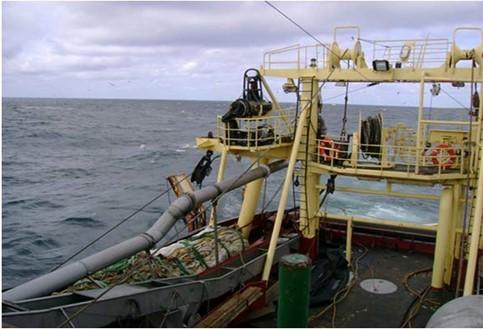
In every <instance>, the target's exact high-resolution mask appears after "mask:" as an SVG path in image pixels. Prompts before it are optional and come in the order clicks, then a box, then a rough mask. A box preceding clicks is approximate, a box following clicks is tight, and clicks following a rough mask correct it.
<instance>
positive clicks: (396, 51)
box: [263, 38, 451, 70]
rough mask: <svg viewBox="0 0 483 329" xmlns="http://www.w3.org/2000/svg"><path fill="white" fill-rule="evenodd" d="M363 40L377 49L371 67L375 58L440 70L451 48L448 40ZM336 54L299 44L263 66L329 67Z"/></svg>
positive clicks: (272, 55) (275, 53) (323, 47)
mask: <svg viewBox="0 0 483 329" xmlns="http://www.w3.org/2000/svg"><path fill="white" fill-rule="evenodd" d="M360 40H361V41H368V42H369V43H371V44H372V46H373V47H372V53H369V54H368V55H367V56H366V62H367V63H368V65H369V67H370V66H371V64H370V63H372V60H375V59H379V60H382V59H385V60H387V61H388V62H389V63H390V64H391V65H392V66H393V67H395V65H396V63H400V64H398V65H401V68H422V67H439V66H442V65H443V64H444V63H445V61H446V60H447V56H448V53H449V51H450V49H451V42H450V41H449V40H448V39H429V38H428V39H407V40H365V39H360ZM332 51H333V50H332V49H331V45H330V44H316V45H308V46H300V45H298V44H296V45H292V46H288V47H284V48H280V49H274V50H270V51H268V52H266V53H265V54H264V56H263V67H264V68H265V69H268V70H270V69H306V68H310V67H318V68H326V66H327V56H328V54H329V53H331V52H332ZM336 56H337V55H336ZM339 56H340V54H339ZM371 56H372V57H371Z"/></svg>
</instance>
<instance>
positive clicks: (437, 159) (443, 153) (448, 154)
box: [431, 144, 456, 169]
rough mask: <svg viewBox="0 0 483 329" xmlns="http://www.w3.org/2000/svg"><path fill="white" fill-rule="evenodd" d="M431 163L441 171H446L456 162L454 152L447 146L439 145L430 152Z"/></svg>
mask: <svg viewBox="0 0 483 329" xmlns="http://www.w3.org/2000/svg"><path fill="white" fill-rule="evenodd" d="M431 161H432V162H433V164H435V165H437V166H441V168H443V169H448V168H449V167H451V166H452V165H453V164H454V163H455V161H456V151H455V150H454V148H452V147H450V146H449V145H448V144H439V145H437V146H436V147H435V148H434V149H433V150H432V151H431Z"/></svg>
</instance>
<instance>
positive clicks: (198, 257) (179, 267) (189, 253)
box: [63, 227, 248, 292]
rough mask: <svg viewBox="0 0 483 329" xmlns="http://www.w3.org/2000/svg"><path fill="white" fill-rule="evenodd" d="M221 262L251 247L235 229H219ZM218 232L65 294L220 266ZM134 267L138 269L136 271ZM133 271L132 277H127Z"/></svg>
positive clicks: (119, 267)
mask: <svg viewBox="0 0 483 329" xmlns="http://www.w3.org/2000/svg"><path fill="white" fill-rule="evenodd" d="M217 235H218V258H219V262H222V261H224V260H226V259H227V258H229V257H231V256H234V255H237V254H239V253H241V252H242V251H243V250H244V249H245V247H246V246H247V245H248V241H247V240H246V239H245V238H243V236H242V235H241V233H240V231H238V230H237V229H235V228H228V227H218V230H217ZM215 248H216V245H215V238H214V230H213V229H212V228H206V229H204V230H203V231H201V232H199V233H198V234H196V235H193V236H191V237H189V238H187V239H183V240H179V241H177V242H175V243H173V244H171V245H168V246H166V247H163V248H161V249H159V250H158V251H156V252H154V253H153V254H152V256H151V257H150V256H149V255H148V253H147V252H145V251H141V252H139V253H137V254H136V255H134V256H132V257H130V258H127V259H123V260H120V261H118V262H116V263H114V264H113V265H111V266H109V267H106V268H104V269H102V270H100V271H97V272H96V273H94V274H92V275H90V276H89V277H87V278H84V279H81V280H79V281H77V282H75V283H74V284H73V285H72V286H70V287H68V288H67V289H66V290H64V291H63V292H69V291H74V290H76V291H78V290H86V289H95V288H105V287H108V286H110V285H112V284H116V283H121V282H122V283H136V282H141V281H146V280H151V279H159V278H169V277H178V276H183V275H194V274H198V273H201V272H203V271H204V270H206V269H208V268H210V267H213V266H215V265H216V256H215ZM133 268H135V269H136V270H134V271H133ZM131 271H133V273H132V275H130V276H129V278H127V279H126V276H127V275H129V273H131Z"/></svg>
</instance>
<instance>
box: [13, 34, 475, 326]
mask: <svg viewBox="0 0 483 329" xmlns="http://www.w3.org/2000/svg"><path fill="white" fill-rule="evenodd" d="M347 31H352V32H353V35H354V36H355V37H354V40H353V45H352V46H351V47H349V48H342V47H341V46H339V44H340V42H339V39H338V35H340V33H342V32H347ZM462 32H465V33H466V32H472V33H474V34H475V35H477V36H478V37H477V45H476V46H475V47H473V48H471V49H461V48H460V47H458V44H457V43H456V37H457V36H458V35H459V34H460V33H462ZM364 40H365V39H363V38H362V37H361V35H360V31H359V28H358V27H354V26H348V27H347V26H346V27H338V28H336V29H334V33H333V40H332V42H331V43H328V44H323V43H321V42H318V43H317V44H315V45H312V46H299V45H295V46H290V47H286V48H281V49H276V50H272V51H269V52H267V53H265V54H264V60H263V65H262V66H261V67H260V68H259V69H249V70H247V71H246V72H245V74H244V77H243V90H242V96H241V97H240V98H239V99H237V100H235V101H234V102H233V103H232V104H231V105H230V108H229V109H228V111H227V113H226V114H225V115H223V116H219V117H218V118H217V120H216V130H215V133H214V134H213V133H210V134H208V135H207V136H203V137H199V138H197V146H198V148H200V149H202V150H206V151H209V152H210V153H207V155H206V158H205V159H206V161H205V162H206V163H208V164H209V163H210V156H211V154H213V153H219V154H220V165H219V170H218V173H217V184H215V185H213V186H207V187H205V188H203V189H201V190H199V191H196V192H190V193H187V194H184V195H182V194H181V193H180V195H182V196H181V197H180V198H179V199H177V200H176V201H175V202H174V203H173V204H172V206H171V207H170V208H169V209H168V211H166V213H165V214H163V216H161V218H160V219H159V220H158V221H157V222H156V223H155V225H153V227H152V228H150V229H149V230H148V231H146V232H144V233H142V234H140V235H139V236H137V237H135V238H133V239H130V240H127V241H125V242H123V243H120V244H118V245H116V246H114V247H111V248H109V249H107V250H105V251H101V252H99V253H97V254H95V255H93V256H90V257H87V258H85V259H82V260H80V261H77V262H74V263H71V264H69V265H67V266H64V267H61V268H60V269H58V270H55V271H53V272H51V273H48V274H46V275H44V276H42V277H40V278H37V279H35V280H33V281H30V282H27V283H26V284H24V285H21V286H19V287H15V288H13V289H11V290H9V291H7V292H4V296H3V302H4V303H3V307H4V313H3V320H4V321H5V322H6V323H9V324H12V325H16V326H29V325H32V323H35V326H52V325H59V324H60V325H62V326H69V325H70V326H106V325H112V324H113V323H116V321H117V322H121V321H127V319H128V320H132V319H140V318H142V319H143V321H147V322H142V323H143V324H145V325H146V323H150V324H153V323H155V324H156V325H161V326H163V325H164V326H169V325H171V326H181V325H189V326H194V325H198V326H225V325H230V324H233V323H240V321H241V320H242V319H241V317H243V316H245V315H247V312H250V311H251V310H254V309H260V308H263V307H264V306H266V304H267V303H268V300H270V298H272V299H273V296H274V291H275V290H276V284H274V282H275V281H276V274H274V271H276V266H275V265H276V264H277V262H278V261H279V259H280V257H281V256H282V255H284V254H288V253H290V252H292V251H293V250H295V249H296V250H298V252H300V253H302V254H306V255H308V256H310V257H311V258H312V260H313V261H316V260H317V259H318V258H319V257H320V255H321V250H320V248H319V247H320V243H321V241H324V239H326V240H334V241H339V243H342V245H343V246H344V250H345V258H346V260H347V263H348V264H349V265H350V266H351V265H352V266H353V267H352V269H354V265H355V267H357V264H354V262H355V263H357V260H355V257H354V254H355V252H354V246H355V245H356V244H357V245H359V244H364V243H366V244H371V245H372V246H376V245H377V246H385V247H387V246H388V244H389V245H390V244H392V245H391V246H392V247H396V249H401V250H411V251H425V252H429V253H432V254H433V255H434V256H433V261H432V266H431V273H432V274H431V287H432V288H433V289H442V288H447V287H451V289H453V290H455V291H456V294H457V295H458V294H461V293H463V294H464V295H471V294H475V293H479V292H480V286H479V281H478V280H475V278H478V275H477V273H476V269H477V267H479V266H483V264H479V258H478V257H479V253H480V250H481V249H482V247H483V240H482V230H481V220H482V210H483V175H482V174H481V172H482V171H483V161H482V160H481V153H482V152H483V149H482V147H483V131H482V130H483V125H482V121H483V102H482V100H481V94H482V90H481V87H482V83H483V70H482V64H483V63H482V61H483V59H482V53H483V31H482V29H480V28H458V29H456V30H455V31H454V33H453V36H452V39H451V40H447V39H430V38H425V39H410V40H370V44H371V46H372V55H371V56H369V55H366V53H365V51H364V47H363V46H362V43H363V41H364ZM366 41H367V40H366ZM268 77H276V78H284V79H286V82H285V83H284V84H283V87H282V88H283V89H284V91H285V92H287V93H293V94H294V95H295V97H296V107H295V109H290V110H286V109H283V108H282V106H281V105H280V103H279V102H278V101H277V99H276V97H275V93H274V92H273V91H272V88H271V86H270V85H269V83H268V82H267V79H266V78H268ZM332 83H336V84H339V85H342V86H344V87H346V92H348V84H355V83H363V84H365V85H369V86H375V85H382V84H385V83H405V84H406V83H413V84H417V85H418V86H419V96H418V100H419V106H418V112H417V116H416V117H415V118H414V122H416V125H415V127H409V126H407V125H405V124H402V123H397V122H395V123H392V122H391V123H389V122H387V120H385V118H384V114H383V113H382V114H377V115H373V116H370V117H367V118H364V117H363V116H362V115H361V114H360V115H359V118H358V120H357V122H358V125H357V128H356V130H355V131H348V128H347V126H346V122H347V115H348V114H347V104H345V105H346V106H345V107H344V114H343V116H342V118H343V119H342V123H341V126H342V129H341V132H340V134H338V135H331V134H329V133H328V132H327V129H326V128H325V125H329V124H331V123H330V122H325V121H324V120H323V118H324V109H325V106H326V105H325V104H324V96H325V94H324V86H326V85H327V84H332ZM463 84H466V85H468V86H470V93H469V95H468V102H466V103H465V107H466V111H467V112H466V113H467V116H466V118H465V119H464V120H462V119H457V120H456V119H454V118H451V117H449V118H437V119H435V118H433V117H432V116H430V115H429V113H428V111H429V110H430V109H429V108H428V107H427V106H426V105H425V104H426V99H425V97H426V96H425V95H426V91H427V90H429V89H431V94H432V95H437V94H438V93H439V92H440V91H441V90H445V89H447V87H449V88H453V87H458V86H462V85H463ZM346 102H347V94H346ZM230 155H234V156H236V157H246V158H248V159H250V162H251V165H250V167H249V168H248V169H247V171H246V172H244V173H242V174H241V175H240V176H238V177H234V178H231V179H229V180H226V179H225V177H224V176H225V169H226V166H227V163H228V161H227V159H228V157H229V156H230ZM201 163H203V161H200V164H201ZM200 166H201V165H200ZM285 167H287V172H286V175H285V179H284V181H283V185H282V186H281V190H280V197H279V200H278V206H277V211H275V212H270V213H266V212H263V213H261V214H256V210H257V204H259V201H260V199H261V198H262V193H263V186H264V179H265V178H266V177H268V175H270V174H271V173H272V172H275V171H279V170H281V169H284V168H285ZM205 169H206V168H205ZM200 172H202V171H200ZM200 172H199V173H200ZM200 175H201V174H200ZM200 175H197V178H196V179H197V180H199V181H200V182H201V181H202V176H203V175H201V176H200ZM337 177H349V178H354V179H361V180H371V181H378V182H382V183H383V184H384V188H383V189H376V188H362V187H357V188H356V187H354V186H349V185H347V186H339V184H336V183H335V182H336V181H337ZM183 179H186V178H182V179H181V180H183ZM325 180H326V181H327V182H326V183H325ZM178 182H179V180H178ZM295 182H297V183H298V184H297V186H296V189H297V192H298V193H297V196H298V203H299V206H298V208H296V209H289V210H287V208H288V204H289V200H288V199H289V191H290V190H291V189H295V187H294V183H295ZM173 184H174V185H177V184H178V183H172V185H173ZM401 185H403V186H415V187H418V186H436V185H437V186H441V187H442V188H441V189H440V193H439V195H429V194H424V193H418V192H407V191H401V189H399V188H398V186H401ZM238 186H246V187H245V190H244V193H243V201H242V204H241V208H240V215H239V217H238V218H236V219H233V220H231V221H228V222H224V223H223V226H230V227H231V229H235V230H236V231H237V232H239V234H240V243H238V242H237V243H238V244H237V248H238V249H236V250H237V254H236V255H231V254H230V253H229V252H227V256H226V255H225V256H226V257H225V258H223V259H221V260H220V257H219V256H218V253H220V250H222V249H223V248H225V247H224V246H222V245H221V246H220V244H219V239H218V237H217V234H218V229H217V228H218V227H219V223H220V219H218V218H217V212H216V209H217V201H218V199H219V198H220V197H221V196H222V195H223V194H224V193H227V192H228V191H230V190H232V189H234V188H235V187H238ZM414 190H417V189H414ZM338 191H340V192H347V193H357V194H361V195H378V196H391V197H396V198H407V199H418V200H429V201H438V202H439V214H438V222H437V224H435V225H425V224H418V223H409V222H398V221H394V220H389V219H385V218H372V217H363V216H353V215H349V214H346V213H345V214H340V213H331V212H329V211H327V210H322V209H323V207H322V205H323V203H324V202H325V200H326V198H327V196H328V195H329V194H331V193H337V192H338ZM208 201H210V202H211V211H210V214H208V215H209V216H206V217H207V219H208V223H207V225H208V231H201V232H200V230H201V229H203V228H201V227H199V222H196V223H197V224H196V225H193V226H190V227H191V229H192V230H196V229H197V230H198V231H193V232H192V233H191V235H190V236H189V237H188V238H187V239H185V240H183V241H181V242H180V243H179V244H180V245H182V246H181V247H183V248H185V249H183V252H184V254H183V255H185V254H188V253H190V252H191V253H192V254H193V258H195V259H196V261H198V262H200V263H201V264H203V263H205V265H203V266H204V267H203V266H199V267H197V268H200V270H199V271H198V272H196V273H190V272H189V271H186V273H184V274H183V273H182V272H183V270H182V268H183V267H184V266H185V265H186V264H185V263H184V264H181V265H180V264H179V259H175V258H176V257H175V258H171V259H170V261H172V264H175V265H176V264H177V266H179V267H180V270H177V273H178V274H177V276H176V277H172V278H169V277H168V278H166V277H162V278H161V277H157V276H156V274H153V275H152V276H147V277H145V276H143V280H142V281H139V282H138V281H135V280H131V281H129V282H128V281H126V280H125V279H126V278H127V275H126V276H124V277H123V280H121V281H120V282H115V283H111V286H109V287H98V288H96V289H92V287H90V288H89V289H87V288H86V290H82V291H77V290H75V289H71V290H67V291H64V290H63V289H66V288H67V287H72V286H71V285H74V288H75V285H76V284H78V283H79V282H78V280H79V279H83V278H84V277H87V278H89V277H90V276H92V275H94V274H95V273H98V271H100V270H103V269H104V270H105V268H106V267H108V268H110V267H109V266H114V265H116V264H119V263H117V262H119V261H120V260H123V259H126V258H128V257H135V256H136V255H137V256H136V257H139V255H140V254H139V253H140V252H145V253H146V254H145V255H147V256H143V257H146V258H153V257H156V256H155V255H159V253H158V252H155V253H150V252H149V249H150V248H154V246H155V245H156V243H157V242H158V241H159V240H160V239H161V238H163V237H164V236H165V235H166V233H167V232H168V231H169V229H170V228H171V227H172V226H173V225H174V224H175V222H176V221H177V220H178V219H180V218H183V217H184V216H187V215H189V216H190V218H192V219H193V220H195V219H199V218H198V217H199V215H197V214H200V213H201V212H199V209H200V208H199V205H200V204H202V203H203V202H208ZM203 218H204V217H203ZM195 226H196V227H195ZM200 234H201V235H200ZM203 234H211V235H210V239H211V240H210V241H209V242H207V245H210V246H211V245H212V244H211V243H214V245H215V247H214V248H213V250H212V252H213V253H216V256H215V257H214V258H213V257H211V258H210V262H211V263H210V264H206V262H205V261H206V259H205V258H206V257H205V256H203V255H200V250H199V249H196V247H193V245H194V244H195V243H198V240H197V239H198V237H200V236H203ZM231 236H234V235H231ZM408 236H409V237H411V239H409V238H408ZM193 241H196V242H194V243H193ZM213 241H214V242H213ZM388 241H389V242H388ZM245 243H247V245H245ZM178 247H179V248H180V250H181V247H180V246H178ZM240 247H241V250H242V251H240ZM168 248H170V246H168ZM172 248H174V247H172ZM225 249H229V248H225ZM147 250H148V251H147ZM170 250H172V249H170ZM233 250H235V249H233ZM158 251H159V250H158ZM204 251H206V248H205V250H204ZM168 254H172V253H171V252H170V253H168ZM360 257H362V256H361V255H359V254H358V257H357V259H359V258H360ZM166 258H169V257H168V256H166ZM129 259H132V258H129ZM213 259H214V261H213ZM113 264H114V265H113ZM175 265H172V266H173V268H174V266H175ZM116 266H117V265H116ZM116 266H114V267H116ZM113 271H114V270H113ZM106 273H107V274H109V273H110V272H109V271H108V272H106ZM123 273H124V274H125V272H123ZM128 273H129V274H130V275H131V274H132V273H131V272H128ZM353 273H354V277H353V279H352V281H351V283H350V284H349V285H350V286H351V287H352V285H353V284H354V282H356V279H357V277H356V274H357V273H356V271H353ZM104 274H105V273H104ZM91 279H92V278H91ZM93 284H95V282H94V283H93ZM274 287H275V288H274ZM349 291H350V289H349V290H347V293H348V292H349ZM233 292H234V293H233ZM52 293H55V294H54V295H51V294H52ZM425 293H427V291H426V290H425ZM275 295H276V294H275ZM336 296H337V295H336ZM336 296H334V297H333V299H334V300H335V298H336ZM421 299H422V298H421ZM210 303H213V305H215V306H214V307H212V308H210V305H211V304H210ZM166 305H168V306H166ZM207 305H208V306H207ZM334 305H335V301H334ZM101 313H102V314H101ZM159 314H163V316H164V318H163V320H162V321H159V318H157V320H153V318H152V316H157V315H159ZM387 316H388V317H390V316H391V315H390V314H388V315H387ZM150 317H151V318H150ZM148 320H149V321H148ZM409 320H410V318H409ZM237 321H238V322H237ZM127 323H131V322H127Z"/></svg>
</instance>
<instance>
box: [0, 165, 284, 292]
mask: <svg viewBox="0 0 483 329" xmlns="http://www.w3.org/2000/svg"><path fill="white" fill-rule="evenodd" d="M285 167H287V162H286V161H285V160H279V161H274V162H272V163H270V164H268V165H261V166H259V167H258V168H256V169H252V170H250V171H248V172H246V173H244V174H242V175H241V176H238V177H233V178H230V179H227V180H224V181H222V182H220V183H217V184H214V185H211V186H207V187H205V188H203V189H201V190H199V191H196V192H194V193H189V194H185V195H183V196H182V197H180V198H178V199H176V200H175V201H174V202H173V203H171V205H170V206H169V207H168V209H167V210H166V211H165V212H164V213H163V214H162V215H161V217H159V219H158V220H157V221H156V222H155V223H154V225H153V226H151V228H150V229H148V230H147V231H146V232H144V233H141V234H140V235H138V236H136V237H134V238H131V239H129V240H126V241H123V242H121V243H118V244H116V245H114V246H112V247H110V248H107V249H104V250H103V251H100V252H98V253H96V254H94V255H92V256H88V257H86V258H83V259H81V260H79V261H76V262H74V263H71V264H68V265H66V266H64V267H61V268H59V269H58V270H55V271H53V272H50V273H47V274H45V275H42V276H40V277H38V278H36V279H33V280H31V281H28V282H26V283H24V284H21V285H20V286H17V287H15V288H12V289H10V290H8V291H6V292H4V293H3V300H8V301H12V302H14V301H20V300H24V299H30V298H34V297H40V296H45V295H48V294H50V293H52V292H54V291H58V290H60V289H63V288H65V287H66V286H68V285H69V284H72V283H74V282H75V281H77V280H79V279H81V278H83V277H85V276H87V275H89V274H92V273H94V272H96V271H98V270H100V269H102V268H105V267H107V266H109V265H111V264H114V263H115V262H117V261H119V260H121V259H123V258H126V257H130V256H132V255H134V254H136V253H138V252H140V251H142V250H148V249H150V248H152V247H153V246H154V245H155V244H156V243H157V242H158V241H160V240H161V239H162V238H163V237H164V236H165V235H166V234H167V233H168V232H169V230H170V229H171V227H173V225H174V224H175V223H176V221H177V220H178V219H179V218H182V217H183V216H184V215H185V214H186V213H187V212H189V211H190V210H192V209H194V208H195V207H196V205H198V204H200V203H203V202H206V201H208V200H212V199H214V198H216V197H217V196H219V195H220V194H222V193H226V192H229V191H231V190H234V189H236V188H238V187H240V186H243V185H245V184H247V183H249V182H251V181H254V180H256V179H259V178H263V177H267V176H268V175H270V174H271V173H273V172H276V171H279V170H281V169H283V168H285Z"/></svg>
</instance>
